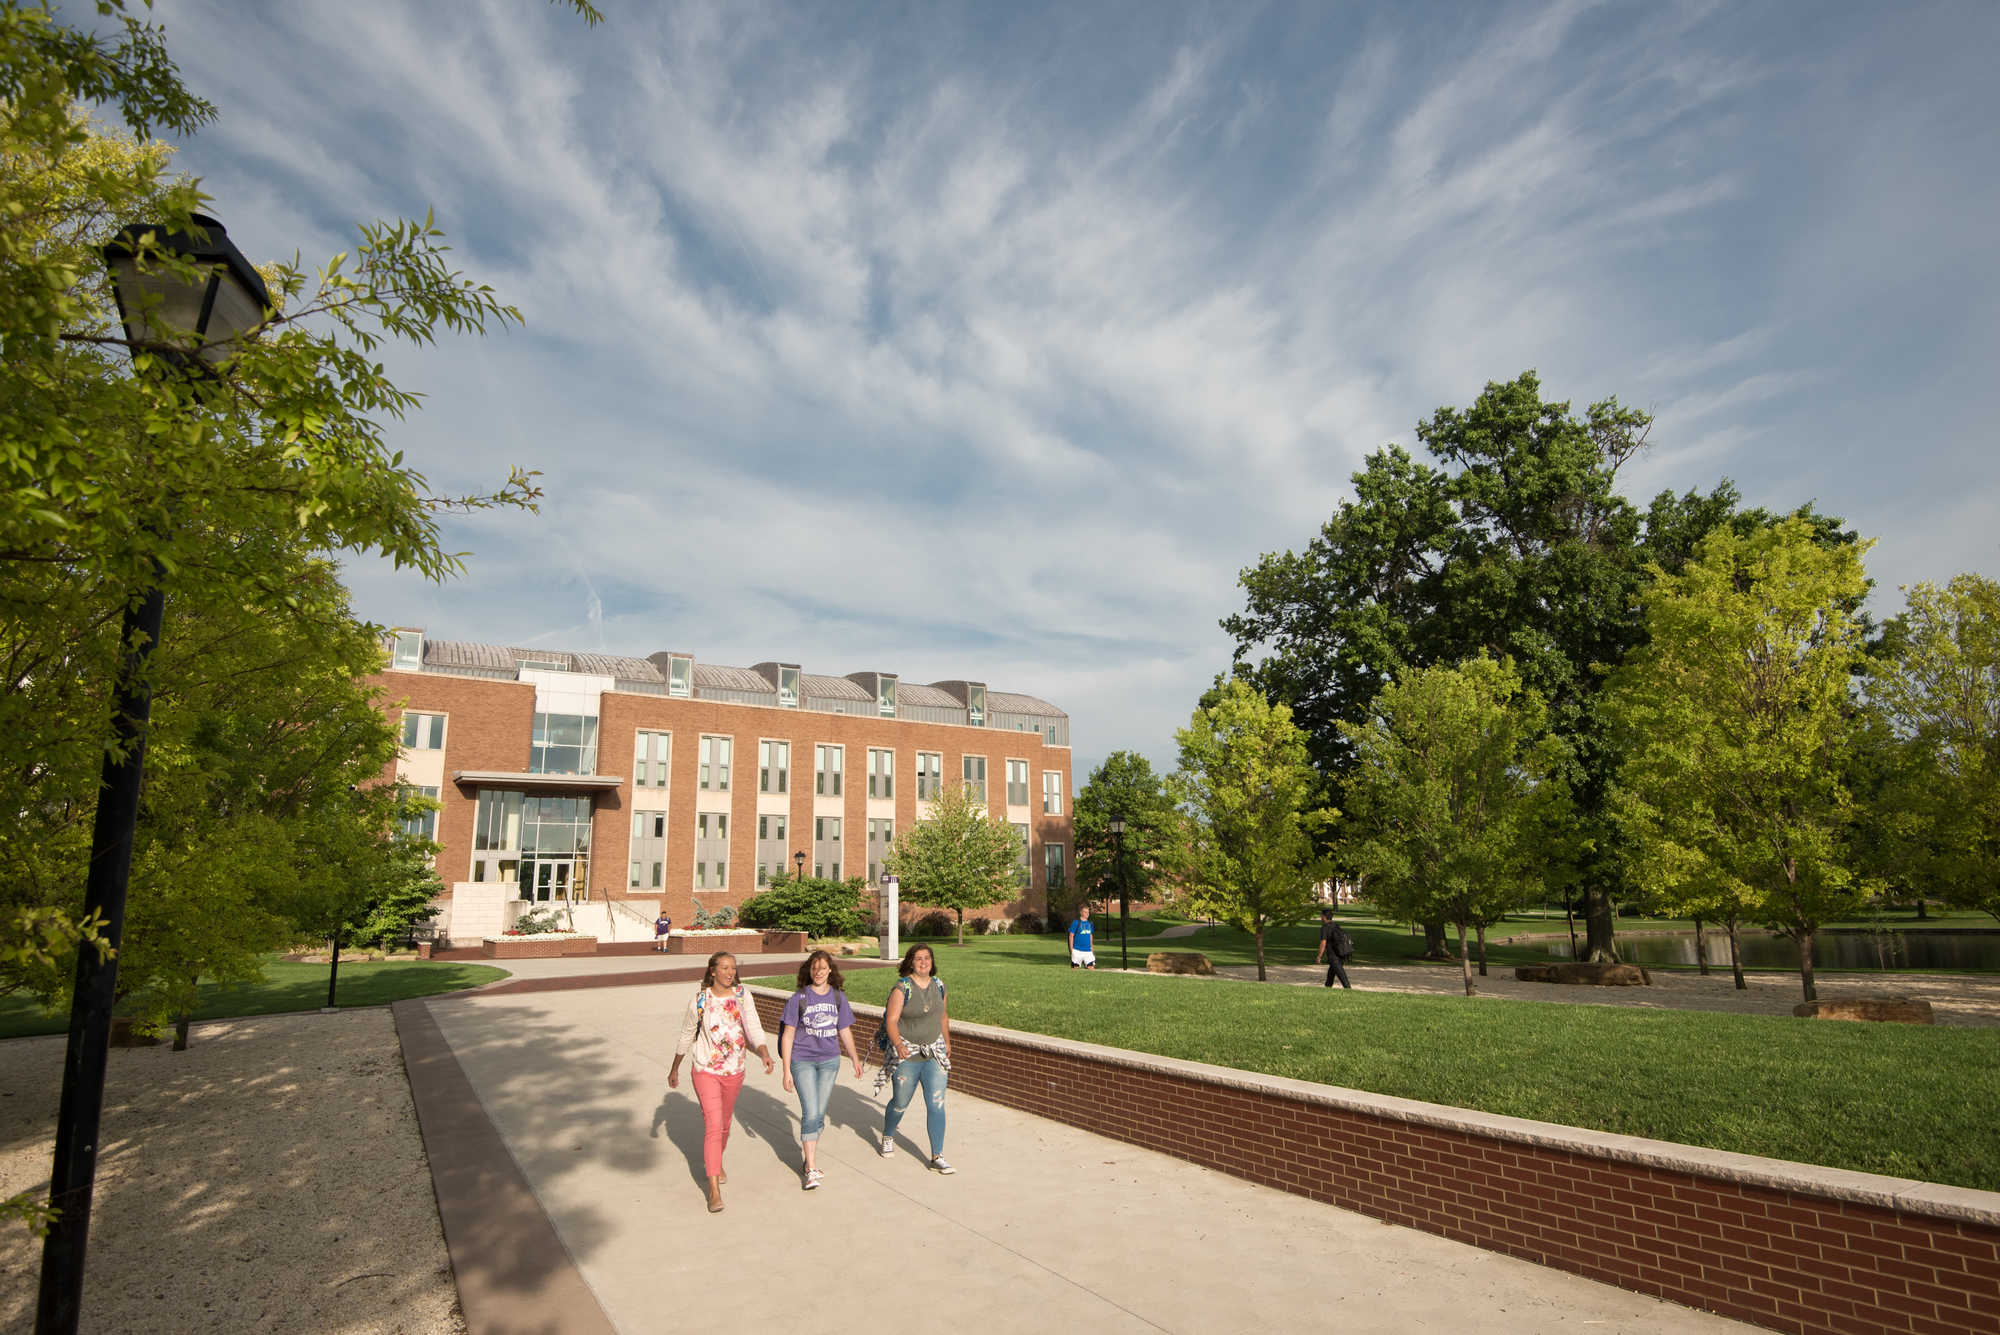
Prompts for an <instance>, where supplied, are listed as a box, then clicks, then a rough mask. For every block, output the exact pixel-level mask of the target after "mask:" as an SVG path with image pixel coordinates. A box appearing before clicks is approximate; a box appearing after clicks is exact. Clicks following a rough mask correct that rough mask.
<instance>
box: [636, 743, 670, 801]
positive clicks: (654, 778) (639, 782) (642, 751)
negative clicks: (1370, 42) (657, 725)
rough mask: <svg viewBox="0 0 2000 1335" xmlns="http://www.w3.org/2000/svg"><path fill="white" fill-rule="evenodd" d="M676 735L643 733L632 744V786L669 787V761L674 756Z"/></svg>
mask: <svg viewBox="0 0 2000 1335" xmlns="http://www.w3.org/2000/svg"><path fill="white" fill-rule="evenodd" d="M673 739H674V735H673V734H672V733H670V732H642V733H638V734H636V735H635V737H634V740H633V744H632V753H633V755H632V786H633V787H635V788H664V787H666V786H667V760H668V758H669V757H670V755H671V754H672V744H673Z"/></svg>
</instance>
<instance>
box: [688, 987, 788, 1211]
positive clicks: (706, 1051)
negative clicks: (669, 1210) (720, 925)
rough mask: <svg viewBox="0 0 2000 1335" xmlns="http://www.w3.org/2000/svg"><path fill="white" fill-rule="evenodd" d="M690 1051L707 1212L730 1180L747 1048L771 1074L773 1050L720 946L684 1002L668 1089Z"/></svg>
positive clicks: (713, 1208)
mask: <svg viewBox="0 0 2000 1335" xmlns="http://www.w3.org/2000/svg"><path fill="white" fill-rule="evenodd" d="M690 1051H692V1052H693V1053H694V1096H695V1097H696V1098H697V1099H699V1100H701V1122H702V1127H703V1133H702V1138H701V1162H702V1170H703V1171H704V1172H706V1173H707V1174H708V1212H709V1213H710V1214H715V1213H716V1212H718V1211H719V1210H721V1209H722V1184H723V1183H725V1182H727V1181H728V1180H729V1177H728V1175H727V1174H725V1173H724V1172H723V1171H722V1151H723V1150H724V1149H726V1148H727V1147H728V1145H729V1121H730V1118H731V1117H732V1116H733V1115H734V1114H735V1112H736V1096H737V1094H738V1093H740V1092H741V1091H742V1089H743V1068H744V1058H743V1054H744V1053H745V1052H755V1053H756V1054H757V1055H758V1056H759V1057H761V1058H763V1060H764V1074H765V1075H769V1074H770V1073H771V1069H772V1066H773V1065H774V1063H773V1062H772V1061H771V1049H770V1048H769V1047H768V1046H767V1045H766V1044H765V1042H764V1026H763V1024H762V1023H761V1022H760V1021H759V1020H758V1019H757V1006H756V1004H755V1003H754V1002H752V1001H751V999H750V995H749V994H748V993H747V992H745V991H744V990H743V988H742V987H741V986H739V985H738V984H737V982H736V957H735V956H734V955H732V954H730V953H729V952H728V951H726V950H718V951H717V952H715V954H713V955H710V956H709V957H708V972H707V973H706V974H704V975H702V980H701V990H700V991H699V992H696V993H695V994H694V999H693V1000H692V1001H690V1002H688V1008H687V1015H686V1017H685V1018H684V1019H682V1021H681V1038H680V1042H679V1043H678V1044H676V1045H675V1047H674V1064H673V1066H672V1067H670V1068H669V1069H668V1071H667V1088H668V1089H677V1088H679V1087H680V1082H681V1058H683V1057H685V1056H687V1055H688V1053H689V1052H690Z"/></svg>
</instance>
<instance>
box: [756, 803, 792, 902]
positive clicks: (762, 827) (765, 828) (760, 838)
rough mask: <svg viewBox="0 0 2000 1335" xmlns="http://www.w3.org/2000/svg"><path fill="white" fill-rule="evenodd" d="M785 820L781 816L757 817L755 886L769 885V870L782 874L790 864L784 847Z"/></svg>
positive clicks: (788, 851)
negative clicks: (775, 870)
mask: <svg viewBox="0 0 2000 1335" xmlns="http://www.w3.org/2000/svg"><path fill="white" fill-rule="evenodd" d="M785 828H786V820H785V818H784V817H783V816H781V815H760V816H758V817H757V884H759V885H769V884H770V869H771V868H773V867H776V868H777V869H778V870H779V871H780V872H783V871H784V870H785V868H786V867H787V866H789V865H790V864H789V863H788V862H787V861H786V858H787V857H788V856H790V852H791V850H789V849H787V848H786V847H785Z"/></svg>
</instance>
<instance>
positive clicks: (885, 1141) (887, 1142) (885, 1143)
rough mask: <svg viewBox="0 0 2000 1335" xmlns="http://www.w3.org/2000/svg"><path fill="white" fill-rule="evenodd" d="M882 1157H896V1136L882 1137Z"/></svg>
mask: <svg viewBox="0 0 2000 1335" xmlns="http://www.w3.org/2000/svg"><path fill="white" fill-rule="evenodd" d="M882 1157H883V1158H884V1159H893V1158H895V1157H896V1140H895V1137H893V1136H884V1137H882Z"/></svg>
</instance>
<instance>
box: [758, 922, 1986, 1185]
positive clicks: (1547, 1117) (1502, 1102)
mask: <svg viewBox="0 0 2000 1335" xmlns="http://www.w3.org/2000/svg"><path fill="white" fill-rule="evenodd" d="M1349 930H1350V931H1352V932H1353V933H1354V935H1355V937H1356V940H1357V943H1360V942H1362V941H1363V940H1364V937H1363V931H1370V932H1374V931H1379V932H1381V933H1383V934H1384V935H1386V936H1390V937H1393V935H1394V933H1393V931H1392V930H1391V929H1367V928H1363V929H1361V930H1356V929H1355V928H1353V927H1350V929H1349ZM1240 935H1241V934H1240V933H1234V932H1229V931H1227V929H1214V930H1213V931H1204V932H1203V933H1201V934H1198V935H1197V936H1196V937H1195V938H1193V940H1192V941H1190V942H1187V943H1185V944H1187V945H1188V946H1189V948H1192V949H1198V950H1201V951H1203V953H1205V954H1208V955H1209V956H1210V957H1211V958H1216V959H1241V958H1242V957H1243V956H1245V955H1246V954H1247V953H1248V951H1247V947H1246V946H1245V944H1244V943H1243V942H1241V941H1230V940H1229V939H1228V938H1230V937H1236V936H1240ZM1278 935H1279V936H1280V937H1281V938H1283V940H1282V941H1281V943H1280V944H1278V945H1277V946H1275V947H1274V950H1275V951H1283V952H1285V953H1286V954H1287V955H1289V956H1299V955H1301V954H1302V955H1303V959H1293V960H1291V961H1290V962H1309V961H1310V959H1311V955H1312V951H1313V949H1314V948H1316V946H1317V932H1316V931H1314V930H1312V929H1293V932H1292V933H1290V934H1287V933H1279V934H1278ZM1308 939H1309V941H1310V944H1308V943H1307V941H1308ZM1106 944H1107V943H1105V942H1102V941H1100V943H1099V950H1098V957H1099V959H1101V960H1104V959H1109V960H1115V959H1116V946H1115V942H1112V943H1109V944H1110V945H1111V947H1112V948H1111V949H1110V950H1109V951H1107V950H1106V949H1105V948H1104V947H1105V945H1106ZM1183 944H1184V943H1183V942H1180V941H1175V942H1173V943H1172V945H1173V946H1174V947H1180V946H1182V945H1183ZM1366 949H1367V947H1366V946H1364V951H1365V950H1366ZM937 953H938V963H939V971H940V973H941V974H942V975H943V977H944V979H945V982H946V984H947V985H948V986H949V987H950V988H951V998H952V1015H953V1016H954V1017H955V1018H958V1019H963V1020H969V1021H975V1022H982V1023H987V1024H996V1025H1003V1026H1006V1027H1007V1028H1010V1029H1021V1030H1026V1031H1029V1032H1031V1033H1042V1034H1052V1035H1057V1036H1060V1037H1065V1038H1074V1039H1080V1040H1083V1041H1087V1042H1091V1043H1102V1044H1106V1045H1108V1046H1111V1047H1120V1048H1128V1049H1133V1050H1136V1051H1141V1052H1152V1053H1157V1054H1159V1055H1162V1056H1168V1057H1180V1058H1185V1059H1188V1060H1193V1061H1202V1062H1210V1063H1214V1064H1218V1065H1223V1066H1234V1067H1239V1068H1241V1069H1245V1070H1252V1071H1262V1072H1265V1073H1267V1074H1270V1075H1278V1076H1287V1077H1291V1078H1293V1079H1299V1080H1310V1081H1315V1082H1318V1083H1322V1084H1330V1085H1340V1086H1345V1087H1347V1088H1351V1089H1361V1090H1368V1091H1371V1092H1374V1093H1378V1094H1390V1095H1396V1096H1399V1097H1403V1098H1412V1099H1421V1100H1424V1101H1425V1102H1430V1103H1442V1104H1448V1105H1452V1106H1456V1107H1463V1108H1477V1109H1481V1110H1484V1111H1487V1112H1494V1113H1503V1114H1507V1115H1510V1116H1515V1117H1527V1118H1533V1119H1535V1120H1537V1121H1545V1122H1557V1123H1562V1124H1564V1125H1569V1126H1580V1127H1591V1128H1595V1129H1598V1130H1603V1131H1610V1132H1616V1133H1620V1134H1624V1135H1635V1136H1647V1137H1651V1138H1654V1139H1658V1140H1669V1141H1676V1142H1679V1143H1682V1144H1688V1145H1706V1146H1710V1147H1712V1148H1715V1149H1723V1150H1735V1151H1738V1152H1741V1153H1745V1154H1760V1155H1767V1156H1770V1157H1772V1158H1777V1159H1790V1160H1795V1161H1799V1162H1804V1163H1817V1164H1825V1165H1828V1166H1831V1167H1837V1168H1851V1169H1856V1170H1859V1171H1862V1172H1870V1173H1884V1174H1888V1175H1890V1176H1894V1177H1911V1178H1918V1179H1921V1180H1924V1181H1931V1182H1943V1183H1950V1184H1955V1185H1959V1186H1967V1187H1977V1188H1981V1189H1984V1190H1989V1191H1990V1190H2000V1123H1996V1122H1995V1121H1994V1119H1993V1118H1992V1117H1991V1116H1990V1110H1991V1109H1992V1108H1994V1107H2000V1030H1993V1029H1944V1028H1928V1027H1918V1026H1905V1025H1868V1024H1834V1023H1827V1022H1823V1021H1805V1020H1794V1019H1791V1018H1789V1017H1784V1018H1777V1017H1765V1016H1743V1015H1717V1014H1712V1013H1707V1012H1699V1011H1652V1010H1642V1009H1635V1008H1628V1007H1621V1006H1583V1005H1569V1004H1564V1003H1560V1002H1526V1001H1498V1000H1481V999H1476V998H1464V997H1450V996H1443V997H1435V996H1411V995H1408V994H1398V993H1381V992H1374V993H1371V992H1340V991H1335V992H1332V993H1328V992H1326V991H1323V990H1322V989H1320V988H1316V987H1288V986H1283V985H1278V984H1266V985H1261V986H1260V985H1258V984H1254V983H1241V982H1232V981H1225V980H1213V981H1211V980H1196V979H1174V978H1148V977H1135V976H1130V975H1123V974H1109V973H1095V974H1093V973H1083V972H1078V971H1073V970H1071V969H1070V968H1069V967H1068V957H1067V952H1066V950H1065V948H1064V946H1063V942H1062V938H1061V937H1059V936H1041V937H1007V936H1001V937H982V938H980V939H978V940H977V941H976V942H975V941H968V942H967V944H966V946H965V948H964V949H962V950H961V949H958V948H955V947H952V946H948V945H941V946H939V948H938V952H937ZM1384 953H1386V952H1384ZM780 985H789V980H786V981H785V982H784V983H782V984H780ZM888 987H889V981H888V980H887V979H882V978H871V977H867V976H865V975H863V976H858V977H856V979H855V980H854V982H853V983H852V984H851V985H850V991H851V992H852V993H853V995H854V996H855V998H856V999H857V1000H860V1001H864V1002H870V1003H877V1004H879V1003H880V1001H881V1000H882V999H883V996H885V995H886V993H887V991H888Z"/></svg>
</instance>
